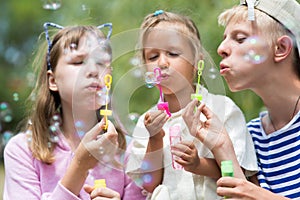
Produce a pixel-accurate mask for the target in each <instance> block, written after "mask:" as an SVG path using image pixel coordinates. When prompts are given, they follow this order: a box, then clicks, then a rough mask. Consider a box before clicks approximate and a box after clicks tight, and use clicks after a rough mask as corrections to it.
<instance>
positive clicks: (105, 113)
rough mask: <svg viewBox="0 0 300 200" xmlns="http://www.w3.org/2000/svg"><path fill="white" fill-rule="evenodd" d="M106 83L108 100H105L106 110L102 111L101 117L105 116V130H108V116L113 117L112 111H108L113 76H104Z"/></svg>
mask: <svg viewBox="0 0 300 200" xmlns="http://www.w3.org/2000/svg"><path fill="white" fill-rule="evenodd" d="M104 83H105V87H106V98H105V110H103V109H101V110H100V115H102V116H104V130H107V126H108V123H107V116H111V115H112V111H111V110H108V99H109V90H110V88H111V83H112V76H111V75H110V74H106V75H105V76H104Z"/></svg>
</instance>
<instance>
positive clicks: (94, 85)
mask: <svg viewBox="0 0 300 200" xmlns="http://www.w3.org/2000/svg"><path fill="white" fill-rule="evenodd" d="M87 88H88V89H89V90H93V91H99V90H101V89H102V87H101V85H100V84H99V83H97V82H93V83H91V84H89V85H88V86H87Z"/></svg>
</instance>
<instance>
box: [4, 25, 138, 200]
mask: <svg viewBox="0 0 300 200" xmlns="http://www.w3.org/2000/svg"><path fill="white" fill-rule="evenodd" d="M106 25H107V26H109V27H110V28H111V25H109V24H106ZM48 26H54V27H57V28H59V29H61V30H59V31H58V33H57V34H55V36H54V38H53V40H52V41H50V39H49V36H48ZM45 27H46V37H47V40H48V45H49V49H48V52H47V54H46V56H44V60H43V63H38V62H37V63H35V67H36V68H37V70H38V71H39V77H38V80H37V83H36V87H35V90H34V94H35V95H36V99H35V101H34V102H33V103H32V107H30V110H29V113H30V114H29V116H28V121H29V123H28V124H26V125H25V127H24V132H25V133H20V134H18V135H16V136H15V137H14V138H12V139H11V140H10V142H9V144H8V145H7V146H6V149H5V154H4V161H5V188H4V199H30V200H33V199H68V200H71V199H74V200H75V199H94V198H100V197H102V198H107V199H120V198H122V199H144V197H143V196H142V194H141V189H140V188H139V187H137V186H136V185H135V184H134V182H132V181H131V180H130V179H129V177H127V176H126V174H125V173H124V171H123V169H119V168H120V166H119V165H118V164H116V163H117V161H115V160H114V158H115V156H120V152H119V151H118V144H119V143H121V142H122V140H124V137H122V134H118V133H117V132H116V129H115V127H114V125H113V124H112V123H111V122H110V121H104V120H102V121H100V122H98V119H97V112H98V111H97V110H98V109H99V107H100V106H101V105H98V104H97V103H96V96H97V92H99V90H101V89H102V88H104V87H105V85H104V83H103V79H104V76H105V75H106V74H110V73H111V70H110V67H109V66H110V63H111V47H110V44H109V36H110V33H111V29H110V32H109V34H108V37H107V38H106V37H105V36H104V34H103V33H102V32H101V31H100V30H99V28H100V27H103V26H100V27H95V26H70V27H65V28H64V27H61V26H58V25H55V24H52V23H48V24H45ZM42 52H45V51H42ZM36 59H37V61H38V60H39V59H40V58H39V56H37V58H36ZM53 116H55V118H54V119H55V124H54V125H53V124H52V122H51V121H52V117H53ZM57 116H59V117H57ZM58 118H61V123H59V120H58ZM78 122H81V126H80V127H79V126H77V123H78ZM104 125H107V130H106V131H104V130H103V127H104ZM49 127H50V130H49ZM79 128H80V131H79ZM102 131H104V132H105V133H104V134H102V135H100V133H101V132H102ZM78 132H80V134H78ZM81 133H85V134H84V135H82V134H81ZM120 148H121V147H120ZM99 161H100V162H99ZM94 179H106V185H107V188H100V189H94V188H93V185H94ZM84 184H86V186H85V187H84V189H83V186H84ZM84 190H85V191H84Z"/></svg>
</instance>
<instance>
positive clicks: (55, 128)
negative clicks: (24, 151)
mask: <svg viewBox="0 0 300 200" xmlns="http://www.w3.org/2000/svg"><path fill="white" fill-rule="evenodd" d="M49 130H50V131H51V132H52V133H56V132H57V131H58V128H57V126H55V125H50V126H49Z"/></svg>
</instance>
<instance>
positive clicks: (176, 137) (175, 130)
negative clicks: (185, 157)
mask: <svg viewBox="0 0 300 200" xmlns="http://www.w3.org/2000/svg"><path fill="white" fill-rule="evenodd" d="M169 135H170V146H172V145H174V144H177V143H178V142H180V141H181V135H180V124H175V125H174V126H171V127H170V128H169ZM172 166H173V168H174V169H183V167H182V166H181V165H180V164H178V163H177V162H176V161H175V156H174V155H173V154H172Z"/></svg>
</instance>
